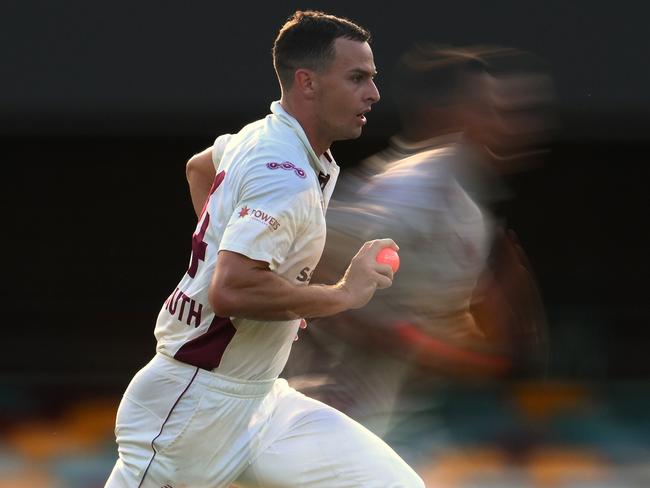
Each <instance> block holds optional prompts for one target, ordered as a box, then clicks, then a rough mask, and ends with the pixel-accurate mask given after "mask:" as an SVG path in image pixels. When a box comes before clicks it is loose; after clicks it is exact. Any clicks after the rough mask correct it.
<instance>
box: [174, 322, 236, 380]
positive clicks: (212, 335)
mask: <svg viewBox="0 0 650 488" xmlns="http://www.w3.org/2000/svg"><path fill="white" fill-rule="evenodd" d="M236 332H237V329H235V326H234V325H232V322H231V321H230V319H227V318H224V317H217V316H216V315H215V317H214V318H213V319H212V323H210V327H208V330H207V331H205V333H204V334H202V335H200V336H198V337H195V338H194V339H192V340H191V341H188V342H186V343H185V344H183V345H182V346H181V348H180V349H179V350H178V351H177V352H176V354H174V359H177V360H178V361H182V362H184V363H187V364H191V365H192V366H197V367H199V368H201V369H207V370H212V369H214V368H216V367H217V366H219V363H221V358H222V357H223V353H224V352H225V350H226V347H228V344H230V341H231V340H232V338H233V337H234V336H235V333H236Z"/></svg>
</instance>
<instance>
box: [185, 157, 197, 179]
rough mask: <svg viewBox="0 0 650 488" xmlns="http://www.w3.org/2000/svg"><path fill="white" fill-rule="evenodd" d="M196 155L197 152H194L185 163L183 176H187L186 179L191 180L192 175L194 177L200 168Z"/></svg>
mask: <svg viewBox="0 0 650 488" xmlns="http://www.w3.org/2000/svg"><path fill="white" fill-rule="evenodd" d="M197 156H198V154H195V155H194V156H192V157H191V158H190V159H188V160H187V163H185V178H187V181H191V180H192V177H194V176H195V175H196V174H197V173H198V172H199V170H200V168H199V162H198V157H197Z"/></svg>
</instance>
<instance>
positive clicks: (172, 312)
mask: <svg viewBox="0 0 650 488" xmlns="http://www.w3.org/2000/svg"><path fill="white" fill-rule="evenodd" d="M271 112H272V113H271V114H269V115H268V116H267V117H266V118H264V119H262V120H258V121H256V122H253V123H252V124H249V125H247V126H246V127H244V128H243V129H242V130H241V131H240V132H239V133H238V134H235V135H232V136H230V135H226V136H221V137H219V138H217V140H216V141H215V144H214V146H213V160H214V161H215V165H217V166H218V167H217V176H216V178H215V181H214V184H213V186H212V189H211V191H210V197H209V199H208V201H207V203H206V206H205V208H204V210H203V213H202V215H201V217H200V218H199V222H198V224H197V227H196V230H195V232H194V235H193V237H192V255H191V258H190V264H189V267H188V270H187V272H186V273H185V275H184V276H183V278H182V279H181V281H180V283H179V284H178V286H177V287H176V289H175V290H174V291H173V292H172V294H171V295H170V296H169V298H168V299H167V301H166V302H165V304H164V305H163V307H162V309H161V311H160V313H159V315H158V321H157V323H156V328H155V336H156V339H157V348H156V349H157V351H158V352H161V353H163V354H166V355H168V356H170V357H174V358H176V359H178V360H180V361H183V362H185V363H188V364H192V365H195V366H198V367H201V368H204V369H208V370H214V371H215V372H217V373H219V374H222V375H225V376H229V377H233V378H238V379H244V380H259V379H271V378H275V377H277V376H278V375H279V374H280V372H281V371H282V369H283V367H284V365H285V363H286V360H287V358H288V356H289V352H290V350H291V345H292V343H293V339H294V337H295V335H296V332H297V330H298V325H299V320H291V321H269V322H266V321H258V320H249V319H242V318H237V317H217V316H215V314H214V312H213V310H212V307H211V306H210V303H209V302H208V288H209V286H210V281H211V278H212V274H213V272H214V268H215V265H216V262H217V260H218V252H219V251H221V250H228V251H234V252H237V253H240V254H243V255H245V256H247V257H249V258H251V259H255V260H260V261H265V262H267V263H269V266H270V268H271V270H272V271H273V272H275V273H277V274H279V275H280V276H282V277H284V278H286V279H287V280H289V281H290V282H291V283H293V284H295V285H305V286H306V285H307V284H309V280H310V278H311V274H312V272H313V270H314V268H315V267H316V265H317V264H318V261H319V259H320V257H321V254H322V251H323V246H324V243H325V229H326V228H325V211H326V209H327V205H328V203H329V199H330V196H331V194H332V191H333V189H334V185H335V184H336V179H337V177H338V173H339V168H338V166H337V165H336V162H335V161H334V159H333V158H332V156H331V154H330V153H329V151H327V152H326V154H324V155H322V156H321V157H318V156H317V155H316V154H315V153H314V151H313V149H312V147H311V145H310V144H309V141H308V140H307V137H306V135H305V133H304V131H303V129H302V127H301V126H300V124H299V123H298V121H297V120H296V119H294V118H293V117H292V116H291V115H289V114H288V113H287V112H286V111H285V110H284V109H283V108H282V106H281V105H280V103H279V102H273V103H272V104H271ZM319 174H320V175H322V176H325V178H327V177H329V179H328V180H327V182H326V183H324V188H323V189H321V184H320V183H319ZM322 179H323V178H322Z"/></svg>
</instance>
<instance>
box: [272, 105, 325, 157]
mask: <svg viewBox="0 0 650 488" xmlns="http://www.w3.org/2000/svg"><path fill="white" fill-rule="evenodd" d="M280 105H281V106H282V108H283V109H284V111H285V112H287V113H288V114H289V115H291V116H292V117H293V118H294V119H296V120H297V121H298V123H299V124H300V126H301V127H302V130H303V131H305V135H306V136H307V140H308V141H309V145H310V146H311V148H312V149H313V150H314V153H316V155H317V156H318V157H320V156H321V155H323V153H325V151H327V150H328V149H329V147H330V146H331V144H332V141H326V140H324V139H319V138H318V137H317V131H316V121H315V117H314V116H313V114H312V111H310V110H309V109H308V108H306V107H301V106H300V104H296V103H291V101H290V100H288V99H287V98H285V97H282V98H281V99H280Z"/></svg>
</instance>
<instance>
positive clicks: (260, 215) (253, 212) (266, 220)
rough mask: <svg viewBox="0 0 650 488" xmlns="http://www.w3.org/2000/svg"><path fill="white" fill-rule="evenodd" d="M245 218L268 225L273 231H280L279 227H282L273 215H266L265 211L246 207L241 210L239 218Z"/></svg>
mask: <svg viewBox="0 0 650 488" xmlns="http://www.w3.org/2000/svg"><path fill="white" fill-rule="evenodd" d="M244 217H250V218H251V219H253V220H257V221H258V222H262V223H263V224H266V225H268V226H269V228H270V229H271V230H278V227H280V222H278V220H277V219H276V218H275V217H273V216H272V215H270V214H268V213H266V212H265V211H264V210H259V209H250V208H248V207H247V206H246V205H244V206H243V207H242V208H241V209H240V210H239V218H240V219H241V218H244Z"/></svg>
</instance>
